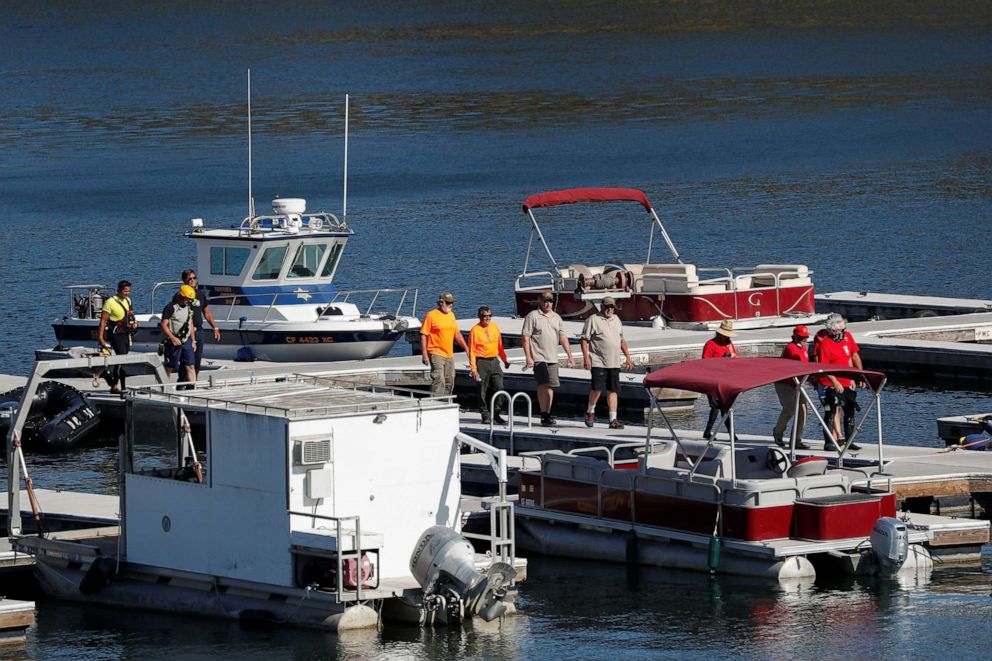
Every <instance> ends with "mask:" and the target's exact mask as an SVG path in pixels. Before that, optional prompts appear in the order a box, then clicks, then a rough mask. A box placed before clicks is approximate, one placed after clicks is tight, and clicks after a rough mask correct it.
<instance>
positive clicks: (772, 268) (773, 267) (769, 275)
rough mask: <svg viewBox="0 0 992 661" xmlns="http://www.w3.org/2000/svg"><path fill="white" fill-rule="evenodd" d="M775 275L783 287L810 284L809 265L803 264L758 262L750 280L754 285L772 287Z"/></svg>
mask: <svg viewBox="0 0 992 661" xmlns="http://www.w3.org/2000/svg"><path fill="white" fill-rule="evenodd" d="M776 275H777V276H778V280H779V284H780V285H781V286H783V287H795V286H807V285H810V284H812V280H811V279H810V273H809V267H807V266H806V265H804V264H758V265H757V266H755V267H754V275H753V276H752V282H753V283H754V286H755V287H774V286H775V276H776ZM786 280H788V281H789V282H785V281H786Z"/></svg>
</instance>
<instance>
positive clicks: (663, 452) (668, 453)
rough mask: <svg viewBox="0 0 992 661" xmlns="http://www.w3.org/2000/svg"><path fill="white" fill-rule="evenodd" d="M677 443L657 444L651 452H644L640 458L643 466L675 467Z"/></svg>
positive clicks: (639, 460)
mask: <svg viewBox="0 0 992 661" xmlns="http://www.w3.org/2000/svg"><path fill="white" fill-rule="evenodd" d="M676 449H677V448H676V445H675V443H665V444H664V445H663V446H658V445H656V446H655V447H654V452H652V453H651V454H642V455H641V456H640V458H639V459H638V462H639V463H640V465H641V468H675V455H676Z"/></svg>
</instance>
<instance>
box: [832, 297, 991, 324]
mask: <svg viewBox="0 0 992 661" xmlns="http://www.w3.org/2000/svg"><path fill="white" fill-rule="evenodd" d="M814 298H815V299H816V311H817V312H824V313H828V312H837V313H839V314H842V315H844V317H845V318H846V319H848V320H851V321H866V320H868V319H876V320H879V319H906V318H910V317H917V318H923V317H939V316H945V315H955V314H970V313H973V312H992V301H990V300H983V299H973V298H946V297H943V296H911V295H907V294H882V293H878V292H869V291H860V292H856V291H839V292H833V293H830V294H817V295H816V296H814Z"/></svg>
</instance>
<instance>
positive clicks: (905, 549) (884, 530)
mask: <svg viewBox="0 0 992 661" xmlns="http://www.w3.org/2000/svg"><path fill="white" fill-rule="evenodd" d="M871 548H872V551H874V552H875V558H876V560H877V561H878V564H879V567H880V568H881V569H882V570H883V573H892V574H894V573H896V572H898V571H899V568H900V567H902V564H903V563H904V562H906V557H907V556H908V555H909V533H908V531H907V530H906V524H905V523H904V522H903V521H900V520H899V519H896V518H893V517H891V516H883V517H881V518H880V519H879V520H878V521H876V522H875V526H874V527H873V528H872V529H871Z"/></svg>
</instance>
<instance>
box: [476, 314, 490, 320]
mask: <svg viewBox="0 0 992 661" xmlns="http://www.w3.org/2000/svg"><path fill="white" fill-rule="evenodd" d="M492 318H493V316H492V315H491V314H484V315H482V316H481V317H479V319H492Z"/></svg>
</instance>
